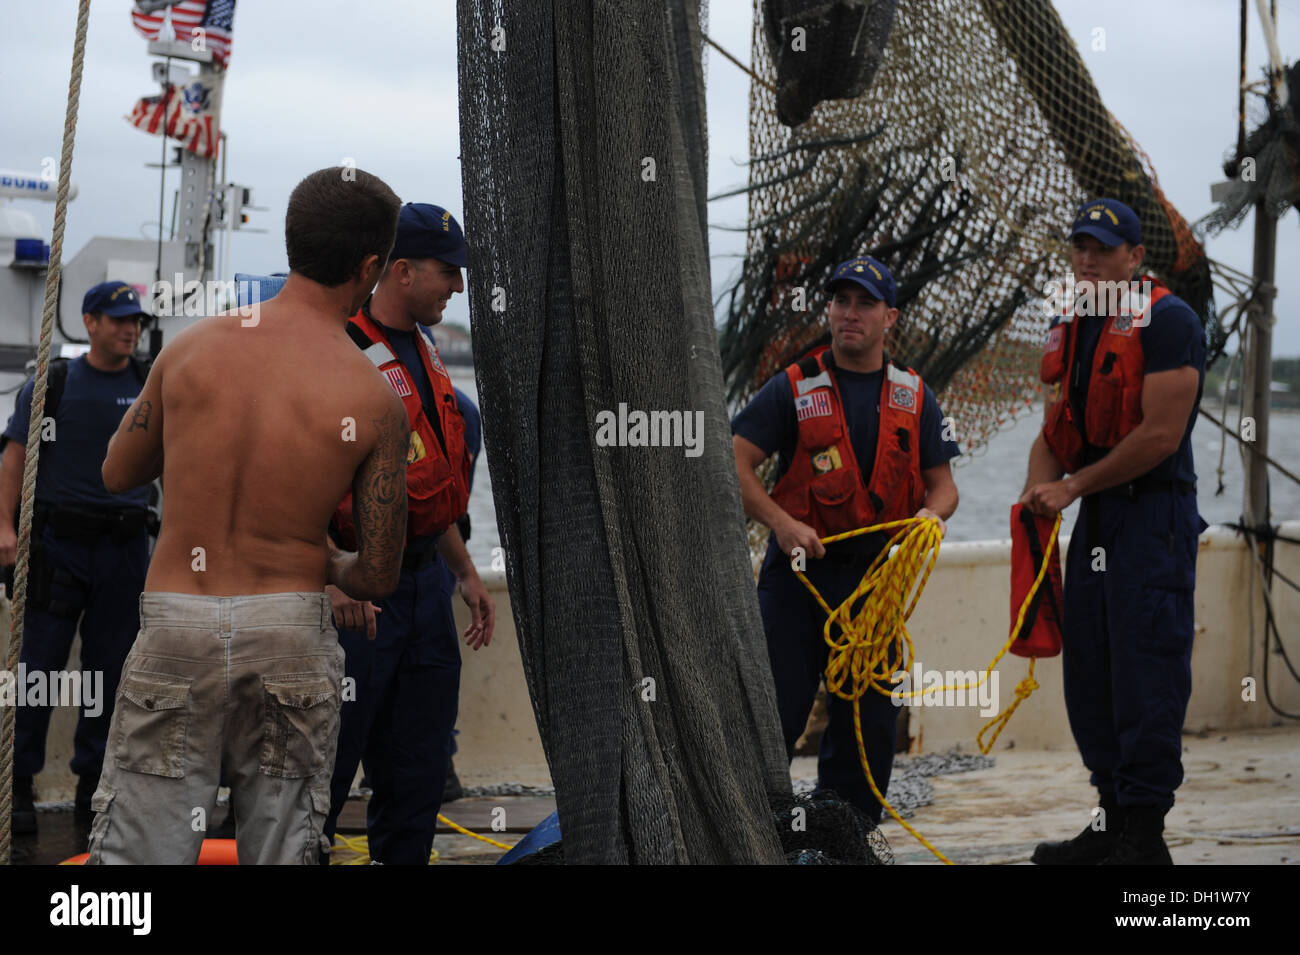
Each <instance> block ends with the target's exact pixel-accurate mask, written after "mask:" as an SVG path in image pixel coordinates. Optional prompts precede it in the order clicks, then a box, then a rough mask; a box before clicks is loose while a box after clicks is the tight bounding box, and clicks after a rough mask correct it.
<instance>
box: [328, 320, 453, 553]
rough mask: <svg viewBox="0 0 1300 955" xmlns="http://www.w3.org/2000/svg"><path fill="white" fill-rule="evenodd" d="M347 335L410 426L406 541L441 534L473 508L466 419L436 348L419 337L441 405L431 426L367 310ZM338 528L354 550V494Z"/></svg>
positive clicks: (339, 513) (337, 517) (337, 516)
mask: <svg viewBox="0 0 1300 955" xmlns="http://www.w3.org/2000/svg"><path fill="white" fill-rule="evenodd" d="M348 335H349V336H351V338H352V340H353V341H354V342H356V343H357V346H358V347H360V348H361V349H362V351H363V353H364V354H365V356H366V357H367V358H369V359H370V360H371V361H372V362H373V363H374V365H375V367H376V368H378V369H379V370H380V372H382V373H383V376H384V378H386V379H387V380H388V383H389V384H390V385H391V386H392V388H393V390H394V391H396V392H397V395H398V397H400V398H401V399H402V404H403V405H404V406H405V407H406V417H407V420H408V422H410V424H411V442H410V448H409V450H408V451H407V454H406V493H407V521H406V536H407V540H410V539H411V538H414V537H427V536H432V535H434V534H441V533H442V532H443V531H444V530H446V529H447V528H448V527H449V526H450V525H451V524H453V523H455V521H456V519H457V518H458V517H460V516H461V515H462V514H464V513H465V505H466V504H467V503H469V468H470V454H469V449H468V448H466V446H465V419H464V417H463V416H462V415H461V413H460V409H459V408H458V407H457V405H456V393H455V391H453V390H452V386H451V377H450V376H449V375H448V374H447V369H446V368H444V367H443V365H442V360H441V359H440V358H439V357H438V350H437V348H436V347H434V344H433V342H431V341H430V340H429V337H428V336H427V335H425V334H423V333H422V332H419V331H417V332H416V335H415V337H416V339H417V340H418V341H420V342H421V343H422V344H423V346H424V347H423V348H419V349H417V351H419V353H420V363H421V364H422V365H424V372H425V374H426V375H428V376H429V384H430V385H431V386H432V388H433V398H434V401H435V402H436V403H437V411H438V414H437V420H436V421H430V420H429V417H428V416H427V415H426V414H425V413H424V405H423V404H422V403H421V402H420V391H419V389H418V388H417V387H416V386H415V381H414V379H413V378H412V377H411V373H410V371H409V370H408V369H407V367H406V366H405V365H404V364H402V361H401V359H399V358H398V357H397V353H396V352H394V351H393V348H392V346H391V345H389V344H388V339H387V338H386V337H385V336H384V332H383V329H382V328H381V327H380V326H379V325H378V324H377V323H376V322H374V321H372V320H371V319H370V317H369V316H368V315H367V314H366V312H365V309H364V308H363V309H362V310H361V311H360V312H358V313H357V314H356V315H354V316H353V317H352V320H351V321H350V322H348ZM334 526H335V527H336V528H337V529H338V531H339V535H340V537H341V538H342V540H343V544H344V546H345V547H355V546H356V532H355V527H354V524H353V520H352V492H351V491H349V492H348V493H347V495H346V496H345V497H344V498H343V500H342V502H341V503H340V504H339V506H338V509H337V510H336V511H335V512H334Z"/></svg>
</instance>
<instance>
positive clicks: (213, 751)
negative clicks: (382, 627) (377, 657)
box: [88, 593, 343, 865]
mask: <svg viewBox="0 0 1300 955" xmlns="http://www.w3.org/2000/svg"><path fill="white" fill-rule="evenodd" d="M342 682H343V649H342V647H340V646H339V642H338V634H337V633H336V632H335V630H334V624H333V620H332V617H331V612H330V602H329V598H328V597H326V596H325V595H324V594H323V593H284V594H260V595H257V596H251V597H203V596H197V595H193V594H171V593H143V594H141V595H140V633H139V635H138V636H137V637H136V641H135V644H134V645H133V646H132V648H131V653H130V655H129V656H128V657H127V658H126V663H125V664H124V665H123V667H122V680H121V683H120V684H119V686H118V690H117V704H116V705H117V709H116V710H115V711H114V713H113V720H112V724H111V727H110V729H109V734H108V747H107V751H106V753H105V756H104V771H103V775H102V776H101V777H100V781H99V789H98V790H96V792H95V795H94V799H93V801H92V806H93V808H94V809H95V811H96V813H97V815H96V817H95V822H94V826H93V828H92V829H91V836H90V860H89V862H88V864H89V865H110V864H116V863H130V864H149V865H185V864H192V863H194V862H195V861H196V860H197V859H198V855H199V849H200V847H201V845H202V843H203V838H204V836H205V834H206V830H207V828H208V826H209V825H215V823H214V822H213V820H212V814H213V811H214V809H215V808H216V799H217V787H218V785H219V783H220V780H221V773H222V770H223V769H224V770H225V777H226V783H227V784H228V785H229V786H230V790H231V804H232V807H233V808H234V812H235V818H236V820H237V840H238V852H239V861H240V864H241V865H249V864H259V863H261V864H268V863H269V864H294V865H297V864H301V865H314V864H316V862H317V860H318V853H319V852H320V850H321V849H322V848H323V846H322V841H323V840H322V836H321V828H322V826H323V824H324V822H325V816H326V814H327V813H328V812H329V807H330V774H331V773H332V771H333V768H334V751H335V748H336V746H337V745H338V733H339V707H340V703H341V688H342Z"/></svg>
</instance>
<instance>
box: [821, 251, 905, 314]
mask: <svg viewBox="0 0 1300 955" xmlns="http://www.w3.org/2000/svg"><path fill="white" fill-rule="evenodd" d="M837 282H857V283H858V284H859V285H861V286H862V287H863V288H864V289H866V290H867V291H868V292H870V293H871V294H872V295H874V296H875V297H876V298H878V299H880V300H881V301H882V302H884V303H885V304H886V305H888V306H889V307H890V308H893V307H894V298H895V296H896V294H897V291H898V290H897V288H896V287H895V285H894V276H893V274H892V273H891V272H890V271H889V267H888V266H886V265H885V263H884V262H881V261H880V260H879V259H873V258H872V257H871V256H869V255H863V256H859V257H858V258H856V259H849V260H848V261H847V262H841V263H840V264H839V266H838V267H837V268H836V269H835V274H834V275H832V276H831V277H830V281H828V282H827V283H826V291H828V292H830V291H833V290H834V288H835V283H837Z"/></svg>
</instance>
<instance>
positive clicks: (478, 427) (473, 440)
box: [452, 387, 483, 491]
mask: <svg viewBox="0 0 1300 955" xmlns="http://www.w3.org/2000/svg"><path fill="white" fill-rule="evenodd" d="M452 391H454V392H456V407H458V408H459V409H460V413H461V416H462V417H463V418H464V419H465V447H467V448H468V449H469V458H470V461H469V489H470V490H471V491H472V490H474V472H475V471H476V470H478V453H479V451H481V450H483V421H482V418H481V416H480V415H479V413H478V405H476V404H474V402H473V401H471V400H470V397H469V395H467V394H465V392H463V391H461V390H460V389H459V388H456V387H453V388H452Z"/></svg>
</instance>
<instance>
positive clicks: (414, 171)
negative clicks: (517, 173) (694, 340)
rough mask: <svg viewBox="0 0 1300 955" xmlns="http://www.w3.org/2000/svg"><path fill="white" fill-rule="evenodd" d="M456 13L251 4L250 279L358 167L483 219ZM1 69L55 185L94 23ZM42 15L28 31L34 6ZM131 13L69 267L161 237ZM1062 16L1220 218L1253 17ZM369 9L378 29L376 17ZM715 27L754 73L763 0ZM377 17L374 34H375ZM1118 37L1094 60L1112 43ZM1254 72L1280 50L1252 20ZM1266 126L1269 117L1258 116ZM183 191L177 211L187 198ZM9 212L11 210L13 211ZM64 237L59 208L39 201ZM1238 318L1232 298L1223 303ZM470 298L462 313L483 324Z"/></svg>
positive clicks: (80, 177) (246, 39)
mask: <svg viewBox="0 0 1300 955" xmlns="http://www.w3.org/2000/svg"><path fill="white" fill-rule="evenodd" d="M454 6H455V5H454V3H453V2H452V0H423V2H417V0H371V2H368V3H366V4H364V5H359V4H357V3H356V2H355V0H310V2H309V0H276V2H274V3H272V2H270V0H241V2H240V3H239V6H238V8H237V12H236V15H235V31H234V52H233V55H232V58H231V64H230V71H229V73H228V75H227V77H226V87H225V105H224V114H223V117H222V118H223V124H222V125H223V127H224V129H225V131H226V132H227V134H228V135H229V137H230V150H229V157H228V161H229V170H228V171H229V177H230V178H231V179H232V180H234V181H236V182H240V183H243V184H245V185H249V186H251V187H252V188H253V199H254V202H255V203H256V204H257V205H261V206H267V207H268V209H267V211H265V212H261V213H253V214H252V222H251V223H250V225H255V226H258V227H263V228H266V229H268V230H269V232H268V233H267V234H265V235H258V234H252V233H236V234H235V236H234V238H233V241H232V264H233V266H234V268H235V269H237V270H239V271H248V272H256V271H263V272H266V271H277V270H282V269H283V268H284V267H285V259H284V245H283V224H284V206H285V202H286V201H287V199H288V195H289V192H290V190H291V189H292V188H293V186H294V185H295V184H296V183H297V181H298V180H299V179H301V178H302V176H303V175H305V174H306V173H308V172H311V171H312V170H314V169H318V168H320V167H322V166H329V165H334V164H337V163H338V162H340V160H342V159H343V158H344V157H351V158H353V159H354V160H355V161H356V163H357V165H358V166H360V167H361V168H363V169H367V170H369V171H370V172H373V173H375V174H377V175H379V176H381V177H383V178H384V179H385V180H386V181H387V182H388V183H389V184H390V185H391V186H392V187H393V189H394V190H395V191H396V192H397V194H398V195H400V196H401V197H402V198H403V199H404V200H408V201H421V202H434V203H437V204H439V205H443V206H446V207H447V208H449V209H451V210H452V211H453V212H454V213H455V214H456V215H457V217H460V218H463V217H462V216H461V213H462V205H461V195H460V166H459V162H458V160H457V155H458V154H459V152H460V148H459V134H458V131H457V96H456V25H455V17H454ZM6 7H9V9H8V10H7V11H6V13H5V38H4V41H3V56H0V82H2V83H3V85H4V89H5V95H4V96H2V97H0V166H3V167H6V168H13V169H21V170H31V171H36V170H39V169H40V168H41V160H42V158H43V157H45V156H52V155H57V154H58V153H59V148H60V142H61V133H62V125H63V115H64V102H65V97H66V93H67V77H68V68H69V65H70V60H71V50H72V34H73V29H74V26H75V20H76V3H75V2H73V0H42V2H41V3H40V4H26V5H23V6H22V7H21V8H19V7H18V6H17V4H10V3H8V2H6ZM17 9H21V10H22V11H23V16H22V17H20V16H18V14H17V13H16V12H15V11H16V10H17ZM129 9H130V3H129V2H128V0H113V2H109V0H98V2H96V3H94V4H92V9H91V22H90V34H89V48H88V50H87V59H86V68H85V80H84V84H83V87H82V97H81V111H80V119H79V122H78V126H77V144H76V153H75V157H74V161H73V171H72V175H73V179H74V180H75V181H76V182H77V184H78V186H79V187H80V194H79V196H78V198H77V199H76V200H75V201H74V202H73V203H72V204H71V205H70V206H69V216H68V228H67V239H66V243H65V256H70V255H71V254H73V253H75V252H76V250H78V249H80V248H81V246H82V245H83V244H84V243H85V242H86V241H87V240H88V239H89V238H90V237H91V236H93V235H122V236H141V235H145V236H148V237H153V236H154V235H155V234H156V233H155V232H154V231H153V230H154V229H156V226H155V225H153V224H152V223H153V221H154V220H155V219H156V218H157V209H158V171H157V170H156V169H146V168H145V163H149V162H156V161H157V159H158V154H159V142H158V139H157V138H156V137H152V136H147V135H145V134H144V133H141V132H139V131H137V130H134V129H132V128H131V127H130V126H129V125H127V123H126V122H125V121H124V120H123V118H122V117H123V115H124V114H126V113H128V112H129V111H130V109H131V107H132V106H133V105H134V103H135V101H136V99H137V98H139V97H140V96H144V95H149V94H152V93H154V92H156V91H157V87H156V85H155V84H154V83H153V80H152V79H151V77H150V73H149V70H150V67H149V64H150V62H151V58H150V57H148V56H147V55H146V52H145V45H146V44H145V40H144V38H143V37H141V36H139V35H138V34H137V33H135V31H134V30H133V29H132V28H131V25H130V17H129V14H128V10H129ZM1057 9H1058V10H1060V11H1061V14H1062V16H1063V18H1064V20H1065V23H1066V26H1067V27H1068V28H1069V30H1070V33H1071V35H1072V36H1073V37H1074V38H1075V40H1076V41H1077V42H1079V43H1080V50H1081V53H1082V55H1083V59H1084V62H1085V63H1086V64H1087V66H1088V68H1089V70H1090V71H1091V72H1092V76H1093V80H1094V81H1095V82H1096V84H1097V86H1098V88H1099V89H1100V91H1101V95H1102V99H1103V100H1104V101H1105V103H1106V105H1107V106H1108V107H1109V109H1110V110H1111V112H1112V113H1114V114H1115V115H1116V116H1117V117H1118V118H1119V120H1120V122H1122V123H1123V124H1124V125H1125V126H1126V127H1127V128H1128V129H1129V130H1130V131H1131V132H1132V133H1133V134H1134V136H1136V137H1137V139H1138V141H1139V142H1140V143H1141V144H1142V147H1143V148H1144V149H1145V150H1146V152H1147V154H1148V155H1149V156H1150V157H1151V160H1152V162H1153V163H1154V165H1155V168H1156V171H1157V174H1158V175H1159V177H1160V182H1161V185H1162V186H1163V188H1164V190H1165V193H1166V194H1167V195H1168V196H1169V198H1170V200H1171V201H1172V202H1173V203H1174V205H1176V206H1177V207H1178V209H1179V210H1180V211H1181V212H1182V213H1183V215H1184V216H1185V217H1186V218H1187V219H1188V220H1195V219H1197V218H1199V217H1200V216H1201V215H1203V214H1204V213H1205V212H1207V211H1208V210H1209V209H1210V207H1211V203H1210V199H1209V184H1210V183H1211V182H1214V181H1217V180H1219V179H1222V178H1223V174H1222V169H1221V165H1222V161H1223V157H1224V154H1225V152H1226V151H1227V150H1228V148H1229V147H1230V146H1231V145H1232V144H1233V143H1234V142H1235V137H1236V94H1235V84H1236V75H1237V4H1236V2H1234V0H1062V2H1058V3H1057ZM363 10H364V12H365V15H366V19H362V18H361V17H360V15H359V11H363ZM709 16H710V26H709V32H710V34H711V35H712V36H713V38H714V39H715V40H717V42H718V43H720V44H721V45H722V46H723V47H725V48H726V49H728V50H729V51H731V52H732V53H733V54H734V55H736V56H737V57H739V58H740V59H742V60H744V61H748V59H749V45H750V29H751V22H750V18H751V14H750V4H749V0H713V2H712V3H711V4H710V10H709ZM1279 19H1280V21H1281V22H1280V35H1281V41H1280V42H1281V47H1282V55H1283V57H1284V58H1286V59H1288V60H1292V59H1294V58H1295V57H1296V56H1297V55H1300V0H1281V2H1280V3H1279ZM367 20H368V21H369V22H367ZM1096 27H1101V28H1103V29H1105V31H1106V50H1105V51H1103V52H1096V51H1093V50H1092V49H1091V47H1090V43H1089V39H1090V37H1091V35H1092V31H1093V29H1094V28H1096ZM1249 45H1250V46H1249V57H1250V64H1251V66H1250V76H1251V78H1256V77H1258V76H1259V75H1260V72H1259V70H1260V67H1262V65H1263V64H1264V62H1265V55H1266V54H1265V48H1264V43H1263V38H1262V34H1261V33H1260V30H1259V28H1258V21H1257V19H1256V18H1255V15H1254V12H1253V3H1252V15H1251V35H1250V39H1249ZM706 68H707V71H708V75H707V81H708V96H709V104H708V105H709V117H708V120H709V144H710V146H709V148H710V154H709V178H710V182H709V191H710V192H711V193H712V192H717V191H721V190H723V189H724V188H725V187H730V186H735V185H738V184H741V183H743V181H744V180H745V169H744V167H743V160H744V158H745V156H746V154H747V150H748V116H747V109H748V84H749V78H748V76H746V75H745V74H744V73H742V72H741V71H740V70H739V69H737V68H736V67H735V66H734V65H732V64H731V63H728V62H727V61H726V60H725V59H723V58H722V57H721V56H719V55H717V54H716V53H715V52H713V51H709V52H708V54H707V58H706ZM1258 117H1259V107H1256V111H1255V118H1256V119H1258ZM175 179H176V173H175V172H174V171H173V172H172V173H171V174H170V177H169V188H168V215H169V216H170V204H171V200H170V196H171V188H172V185H174V183H175ZM0 201H3V200H0ZM19 205H20V207H21V208H23V209H26V210H27V211H29V212H31V213H32V214H33V215H35V217H36V219H37V221H38V223H40V224H41V226H42V228H43V229H45V230H46V235H45V238H46V239H47V240H48V238H49V234H48V231H49V229H50V228H51V227H52V223H53V207H52V205H45V204H43V203H34V202H30V201H21V202H20V204H19ZM710 216H711V222H712V223H714V224H725V225H740V224H743V222H744V217H745V206H744V201H743V199H735V200H730V201H726V202H718V203H713V204H712V205H711V208H710ZM1298 226H1300V216H1297V213H1296V212H1295V211H1294V210H1292V211H1291V212H1289V213H1288V214H1287V216H1286V217H1285V218H1284V219H1282V221H1281V222H1280V223H1279V229H1278V238H1279V241H1278V276H1279V284H1280V287H1281V290H1280V295H1279V297H1278V300H1277V306H1276V307H1277V315H1278V324H1277V328H1276V332H1275V340H1274V353H1275V354H1277V355H1300V285H1297V283H1296V281H1295V280H1294V278H1293V276H1294V274H1295V272H1296V266H1297V265H1298V264H1300V228H1297V227H1298ZM711 237H712V242H713V245H712V254H713V257H714V258H713V273H714V286H715V288H721V287H723V286H724V285H725V284H726V280H727V279H728V278H729V277H730V276H731V275H732V274H733V273H734V271H735V270H736V269H737V268H738V267H739V259H738V258H736V256H737V255H738V254H739V253H740V252H742V251H743V247H744V242H743V236H742V235H740V234H737V233H729V232H723V231H719V230H717V229H714V230H713V231H712V232H711ZM1208 249H1209V253H1210V255H1211V256H1212V257H1214V258H1216V259H1220V260H1222V261H1224V262H1226V263H1228V264H1230V265H1233V266H1235V267H1237V268H1240V269H1244V270H1247V271H1248V270H1249V268H1250V251H1251V229H1250V222H1249V220H1247V222H1246V224H1245V225H1244V226H1243V227H1242V228H1241V229H1239V230H1238V231H1237V232H1236V233H1227V234H1225V235H1223V236H1221V237H1219V238H1217V239H1211V240H1210V242H1209V244H1208ZM1220 304H1221V305H1222V302H1220ZM467 316H468V309H467V306H466V303H465V299H464V297H463V296H457V297H456V299H454V300H453V302H452V304H451V306H450V307H449V308H448V312H447V317H448V319H449V320H451V321H462V322H467V321H468V317H467Z"/></svg>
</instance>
